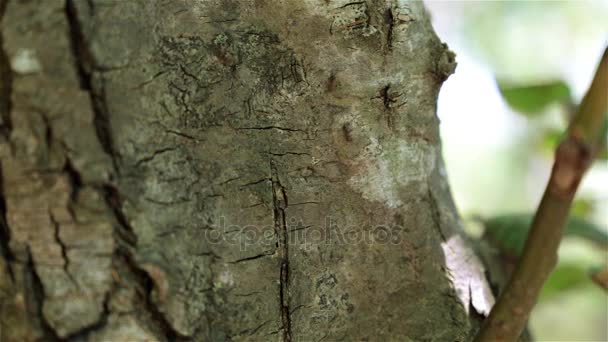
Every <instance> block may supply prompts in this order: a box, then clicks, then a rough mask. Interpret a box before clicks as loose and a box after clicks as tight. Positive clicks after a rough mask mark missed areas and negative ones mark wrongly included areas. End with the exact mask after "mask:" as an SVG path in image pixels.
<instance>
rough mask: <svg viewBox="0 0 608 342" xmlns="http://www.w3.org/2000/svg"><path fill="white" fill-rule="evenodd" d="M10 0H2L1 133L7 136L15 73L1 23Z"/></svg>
mask: <svg viewBox="0 0 608 342" xmlns="http://www.w3.org/2000/svg"><path fill="white" fill-rule="evenodd" d="M8 1H9V0H0V120H1V121H0V134H3V135H5V136H6V137H7V138H8V136H9V132H10V131H11V128H12V124H11V108H12V100H11V94H12V91H13V89H12V87H13V73H12V71H11V65H10V60H9V58H8V54H7V53H6V51H4V33H3V32H2V30H1V24H2V21H3V18H4V13H5V12H6V7H7V5H8Z"/></svg>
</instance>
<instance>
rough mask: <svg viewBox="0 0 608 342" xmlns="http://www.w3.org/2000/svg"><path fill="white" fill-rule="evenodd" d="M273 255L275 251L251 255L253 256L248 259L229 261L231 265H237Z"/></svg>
mask: <svg viewBox="0 0 608 342" xmlns="http://www.w3.org/2000/svg"><path fill="white" fill-rule="evenodd" d="M274 254H275V251H266V252H264V253H261V254H257V255H253V256H250V257H246V258H242V259H237V260H235V261H230V263H231V264H238V263H239V262H244V261H251V260H257V259H260V258H264V257H267V256H271V255H274Z"/></svg>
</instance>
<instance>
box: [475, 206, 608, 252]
mask: <svg viewBox="0 0 608 342" xmlns="http://www.w3.org/2000/svg"><path fill="white" fill-rule="evenodd" d="M532 218H533V215H532V214H505V215H500V216H496V217H493V218H490V219H487V220H484V221H483V222H482V223H483V224H484V226H485V231H484V235H483V238H484V239H486V240H488V241H489V242H490V243H491V244H492V245H493V246H495V247H496V248H498V249H499V250H500V251H501V252H502V253H504V254H506V255H510V256H513V257H518V256H520V255H521V253H522V252H523V249H524V245H525V243H526V238H527V237H528V230H529V229H530V224H531V223H532ZM564 235H569V236H577V237H580V238H583V239H586V240H588V241H591V242H593V243H596V244H599V245H600V246H607V245H608V234H607V233H606V232H605V231H604V230H603V229H602V228H601V227H599V226H597V225H595V224H593V223H591V222H589V221H587V220H584V219H581V218H577V217H571V218H570V219H569V220H568V224H567V226H566V229H565V230H564Z"/></svg>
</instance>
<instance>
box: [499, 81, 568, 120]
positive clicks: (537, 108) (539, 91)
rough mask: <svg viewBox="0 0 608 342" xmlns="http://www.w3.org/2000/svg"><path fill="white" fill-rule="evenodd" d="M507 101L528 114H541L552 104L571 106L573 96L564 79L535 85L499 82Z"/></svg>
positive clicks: (515, 108)
mask: <svg viewBox="0 0 608 342" xmlns="http://www.w3.org/2000/svg"><path fill="white" fill-rule="evenodd" d="M498 88H499V89H500V92H501V94H502V96H503V97H504V99H505V101H506V102H507V103H508V104H509V106H511V108H513V109H514V110H516V111H518V112H520V113H522V114H526V115H539V114H543V111H544V110H545V109H547V107H549V106H550V105H552V104H561V105H567V106H568V107H570V105H571V103H572V96H571V94H570V88H569V87H568V85H567V84H566V83H565V82H564V81H553V82H547V83H543V84H535V85H523V86H522V85H511V84H507V83H505V82H500V81H499V82H498Z"/></svg>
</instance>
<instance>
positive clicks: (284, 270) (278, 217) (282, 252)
mask: <svg viewBox="0 0 608 342" xmlns="http://www.w3.org/2000/svg"><path fill="white" fill-rule="evenodd" d="M270 171H271V176H272V203H273V216H274V228H275V235H276V236H277V251H278V252H279V257H280V259H281V266H280V270H279V284H280V288H279V300H280V305H281V310H280V311H281V323H282V325H283V341H285V342H291V339H292V335H291V312H290V310H289V245H288V241H289V238H288V230H287V220H286V218H285V216H286V215H285V209H287V205H288V200H287V193H286V192H285V187H283V185H281V181H280V180H279V175H278V171H277V169H276V167H275V165H274V163H273V162H272V159H271V160H270Z"/></svg>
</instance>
